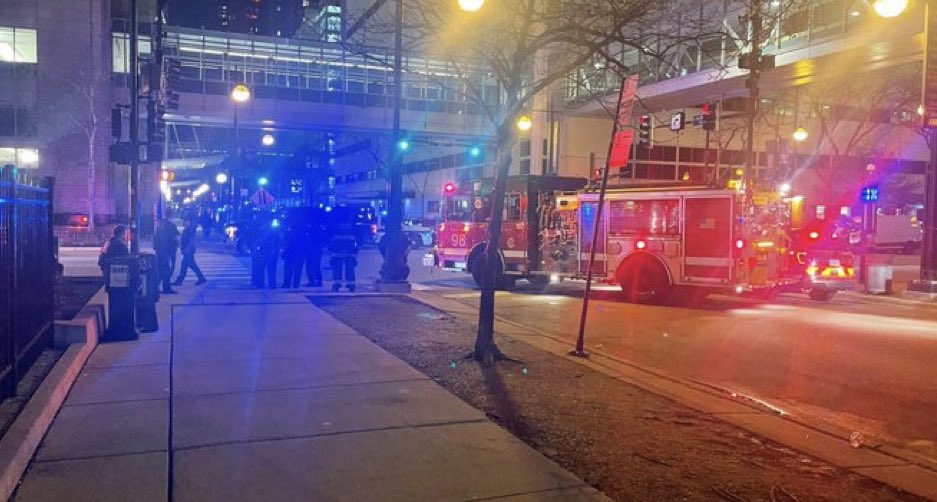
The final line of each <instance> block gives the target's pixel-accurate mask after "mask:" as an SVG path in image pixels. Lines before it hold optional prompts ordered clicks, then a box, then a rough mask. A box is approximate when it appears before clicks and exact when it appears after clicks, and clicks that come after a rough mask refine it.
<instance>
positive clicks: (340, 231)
mask: <svg viewBox="0 0 937 502" xmlns="http://www.w3.org/2000/svg"><path fill="white" fill-rule="evenodd" d="M329 253H331V254H332V258H331V259H330V260H329V264H330V265H331V266H332V280H333V281H334V282H333V283H332V291H333V292H338V291H340V290H341V289H342V272H344V276H345V286H346V287H348V291H351V292H354V291H355V267H356V266H358V258H357V256H358V241H357V239H355V234H354V230H353V228H352V226H351V225H349V224H347V223H342V224H339V225H338V226H337V227H335V232H334V233H333V234H332V238H331V239H330V240H329Z"/></svg>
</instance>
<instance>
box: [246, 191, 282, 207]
mask: <svg viewBox="0 0 937 502" xmlns="http://www.w3.org/2000/svg"><path fill="white" fill-rule="evenodd" d="M275 200H277V199H276V198H275V197H274V196H273V195H270V192H268V191H267V190H266V189H264V188H261V189H260V190H257V191H256V192H254V196H253V197H251V202H253V203H254V205H255V206H257V207H259V208H261V209H267V208H268V207H270V206H271V205H272V204H273V202H274V201H275Z"/></svg>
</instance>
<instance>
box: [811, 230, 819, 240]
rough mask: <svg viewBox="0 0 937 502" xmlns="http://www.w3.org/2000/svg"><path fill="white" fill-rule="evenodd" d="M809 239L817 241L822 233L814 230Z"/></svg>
mask: <svg viewBox="0 0 937 502" xmlns="http://www.w3.org/2000/svg"><path fill="white" fill-rule="evenodd" d="M809 237H810V238H811V239H813V240H817V239H819V238H820V232H817V231H816V230H814V231H813V232H810V234H809Z"/></svg>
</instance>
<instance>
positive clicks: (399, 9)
mask: <svg viewBox="0 0 937 502" xmlns="http://www.w3.org/2000/svg"><path fill="white" fill-rule="evenodd" d="M394 3H395V5H394V7H395V9H394V10H395V14H394V119H393V120H394V122H393V132H392V133H391V148H390V163H389V166H390V173H389V174H390V176H389V177H390V180H389V181H390V190H389V193H388V197H387V225H386V229H387V233H386V234H385V235H384V238H383V239H382V240H381V254H382V255H383V256H384V264H383V265H382V266H381V278H380V280H379V281H378V283H377V287H378V289H383V290H392V291H409V290H410V283H409V282H407V278H408V277H409V276H410V267H409V265H408V264H407V252H408V251H409V247H410V243H409V242H408V241H407V239H406V238H405V237H404V235H403V230H402V228H401V225H402V223H403V151H402V149H401V148H400V112H401V106H402V104H403V103H402V101H403V82H402V76H403V68H402V67H403V0H395V2H394Z"/></svg>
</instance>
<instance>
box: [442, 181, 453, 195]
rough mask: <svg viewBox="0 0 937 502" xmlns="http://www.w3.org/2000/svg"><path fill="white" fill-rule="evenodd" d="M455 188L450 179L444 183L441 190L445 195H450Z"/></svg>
mask: <svg viewBox="0 0 937 502" xmlns="http://www.w3.org/2000/svg"><path fill="white" fill-rule="evenodd" d="M456 188H457V187H456V186H455V183H453V182H451V181H450V182H448V183H446V184H445V185H443V186H442V191H443V192H444V193H445V194H446V195H452V194H454V193H455V191H456Z"/></svg>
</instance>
